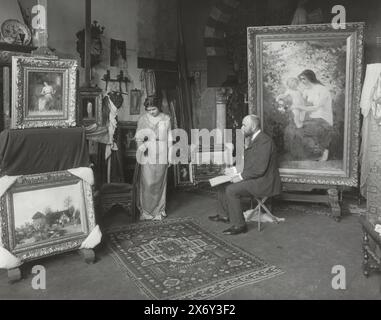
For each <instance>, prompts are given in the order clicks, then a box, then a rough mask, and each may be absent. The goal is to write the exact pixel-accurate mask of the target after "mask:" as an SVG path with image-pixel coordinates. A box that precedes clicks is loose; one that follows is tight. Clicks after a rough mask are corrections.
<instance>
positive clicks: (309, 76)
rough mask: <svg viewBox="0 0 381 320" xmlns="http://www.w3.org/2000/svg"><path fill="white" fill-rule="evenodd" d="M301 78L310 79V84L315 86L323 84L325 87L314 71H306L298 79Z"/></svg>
mask: <svg viewBox="0 0 381 320" xmlns="http://www.w3.org/2000/svg"><path fill="white" fill-rule="evenodd" d="M301 76H304V77H306V78H307V79H308V81H309V82H311V83H315V84H321V85H323V84H322V83H321V82H320V81H319V80H318V79H317V78H316V74H315V72H313V71H312V70H309V69H306V70H304V71H303V72H302V73H301V74H299V75H298V78H299V79H300V77H301Z"/></svg>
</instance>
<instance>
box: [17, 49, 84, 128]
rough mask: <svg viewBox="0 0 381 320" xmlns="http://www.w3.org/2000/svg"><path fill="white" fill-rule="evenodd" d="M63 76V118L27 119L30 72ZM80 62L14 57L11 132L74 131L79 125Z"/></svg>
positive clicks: (39, 117) (43, 117) (42, 117)
mask: <svg viewBox="0 0 381 320" xmlns="http://www.w3.org/2000/svg"><path fill="white" fill-rule="evenodd" d="M33 71H34V72H58V73H62V74H63V101H62V103H63V106H62V107H63V116H42V115H41V116H38V117H35V116H33V117H28V116H27V115H26V107H27V106H28V74H29V72H33ZM76 81H77V61H76V60H68V59H52V58H43V57H32V56H14V57H12V121H11V128H12V129H24V128H38V127H73V126H75V125H76V85H77V84H76Z"/></svg>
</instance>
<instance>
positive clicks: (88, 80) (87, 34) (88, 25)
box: [85, 0, 91, 87]
mask: <svg viewBox="0 0 381 320" xmlns="http://www.w3.org/2000/svg"><path fill="white" fill-rule="evenodd" d="M85 21H86V22H85V86H86V87H90V83H91V0H86V8H85Z"/></svg>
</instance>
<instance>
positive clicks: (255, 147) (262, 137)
mask: <svg viewBox="0 0 381 320" xmlns="http://www.w3.org/2000/svg"><path fill="white" fill-rule="evenodd" d="M242 131H243V133H244V136H245V138H246V139H248V140H249V144H248V147H247V148H246V149H245V153H244V167H243V171H242V172H240V173H239V174H238V175H237V173H238V172H237V169H236V168H235V167H233V168H228V169H226V170H225V174H226V175H229V176H231V177H232V178H231V182H232V184H228V185H224V186H223V188H222V189H221V190H220V191H219V194H218V200H219V201H218V202H219V214H218V215H216V216H211V217H209V219H210V220H213V221H224V222H229V221H230V222H231V223H232V225H233V226H232V227H231V228H229V229H227V230H225V231H223V233H224V234H230V235H235V234H239V233H244V232H247V226H246V222H245V218H244V216H243V210H242V207H241V200H240V198H241V197H250V196H253V197H271V196H275V195H278V194H280V192H281V181H280V176H279V170H278V163H277V159H276V150H275V145H274V143H273V141H272V139H271V138H270V137H269V136H268V135H266V134H265V133H263V132H262V131H261V130H260V119H259V117H257V116H255V115H248V116H246V117H245V118H244V119H243V121H242Z"/></svg>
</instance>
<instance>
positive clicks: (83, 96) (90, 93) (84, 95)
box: [77, 88, 103, 126]
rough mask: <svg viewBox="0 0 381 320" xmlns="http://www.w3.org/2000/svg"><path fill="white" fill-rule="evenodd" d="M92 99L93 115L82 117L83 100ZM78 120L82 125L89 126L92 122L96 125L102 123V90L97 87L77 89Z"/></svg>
mask: <svg viewBox="0 0 381 320" xmlns="http://www.w3.org/2000/svg"><path fill="white" fill-rule="evenodd" d="M90 99H91V100H92V101H94V104H95V105H94V115H95V117H94V118H92V119H90V118H84V117H83V108H85V107H86V106H85V105H84V102H85V101H88V100H90ZM77 112H78V120H79V121H78V122H79V123H81V124H83V125H84V126H89V125H92V124H97V125H98V126H102V123H103V114H102V90H101V89H99V88H81V89H80V90H78V108H77Z"/></svg>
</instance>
